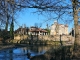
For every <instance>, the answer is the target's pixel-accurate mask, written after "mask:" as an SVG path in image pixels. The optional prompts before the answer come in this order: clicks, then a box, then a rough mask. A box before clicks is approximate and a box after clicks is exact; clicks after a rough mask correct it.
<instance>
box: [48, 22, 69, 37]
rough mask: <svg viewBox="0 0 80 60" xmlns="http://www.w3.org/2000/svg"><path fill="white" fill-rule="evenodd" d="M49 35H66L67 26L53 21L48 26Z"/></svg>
mask: <svg viewBox="0 0 80 60" xmlns="http://www.w3.org/2000/svg"><path fill="white" fill-rule="evenodd" d="M50 30H51V31H50V35H68V26H67V25H63V24H58V23H57V22H54V24H52V26H51V28H50Z"/></svg>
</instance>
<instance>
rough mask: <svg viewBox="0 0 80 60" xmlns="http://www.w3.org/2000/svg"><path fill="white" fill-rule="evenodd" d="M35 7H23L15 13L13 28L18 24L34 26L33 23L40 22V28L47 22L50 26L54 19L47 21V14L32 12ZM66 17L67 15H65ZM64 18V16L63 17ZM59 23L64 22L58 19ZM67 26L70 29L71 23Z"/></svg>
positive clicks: (17, 26)
mask: <svg viewBox="0 0 80 60" xmlns="http://www.w3.org/2000/svg"><path fill="white" fill-rule="evenodd" d="M35 11H36V10H35V9H24V10H22V11H21V12H18V13H17V17H16V23H15V26H14V30H16V29H18V28H19V27H20V26H24V25H26V27H31V26H35V24H36V23H37V24H42V26H41V28H47V26H46V25H47V24H48V25H49V26H51V25H52V24H53V23H54V21H55V20H54V19H51V20H49V21H47V19H48V18H47V15H46V16H44V15H41V14H38V13H34V12H35ZM66 17H67V16H66ZM65 19H66V18H65ZM45 21H46V22H45ZM59 23H60V24H65V23H64V22H62V21H60V22H59ZM68 26H69V31H70V30H71V29H72V25H68Z"/></svg>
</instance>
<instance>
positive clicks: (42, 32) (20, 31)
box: [15, 26, 48, 35]
mask: <svg viewBox="0 0 80 60" xmlns="http://www.w3.org/2000/svg"><path fill="white" fill-rule="evenodd" d="M15 34H28V35H48V31H47V30H45V29H41V28H37V27H33V26H32V27H30V28H26V27H24V28H22V27H20V28H18V29H17V30H15Z"/></svg>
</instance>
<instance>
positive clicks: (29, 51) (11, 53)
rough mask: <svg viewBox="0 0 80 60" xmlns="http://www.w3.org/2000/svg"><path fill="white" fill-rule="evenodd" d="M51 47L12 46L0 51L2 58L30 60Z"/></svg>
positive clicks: (2, 59)
mask: <svg viewBox="0 0 80 60" xmlns="http://www.w3.org/2000/svg"><path fill="white" fill-rule="evenodd" d="M49 49H50V47H49V46H27V47H21V48H11V49H7V50H4V51H1V52H0V60H30V59H29V58H30V57H32V56H36V55H41V54H44V53H45V52H46V51H48V50H49Z"/></svg>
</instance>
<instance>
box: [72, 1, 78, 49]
mask: <svg viewBox="0 0 80 60" xmlns="http://www.w3.org/2000/svg"><path fill="white" fill-rule="evenodd" d="M72 2H73V17H74V28H75V41H74V49H75V48H76V47H77V46H78V45H79V43H78V42H79V33H78V32H79V30H78V8H77V1H76V0H73V1H72Z"/></svg>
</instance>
